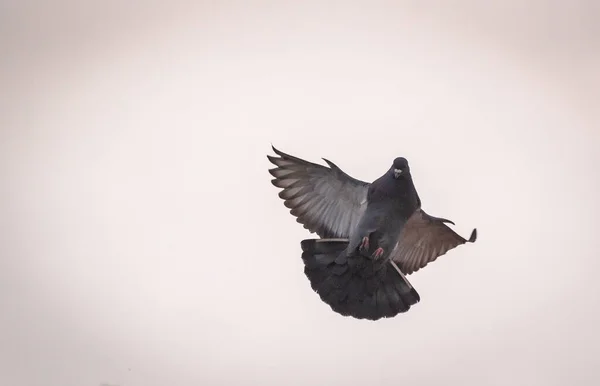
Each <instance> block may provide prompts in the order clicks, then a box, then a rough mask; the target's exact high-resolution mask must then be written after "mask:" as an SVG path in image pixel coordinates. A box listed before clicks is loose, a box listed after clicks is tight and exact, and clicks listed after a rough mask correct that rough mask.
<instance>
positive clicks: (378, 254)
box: [371, 247, 384, 259]
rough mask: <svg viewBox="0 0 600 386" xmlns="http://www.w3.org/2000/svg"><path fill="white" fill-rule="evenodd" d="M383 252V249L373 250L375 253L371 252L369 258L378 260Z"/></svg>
mask: <svg viewBox="0 0 600 386" xmlns="http://www.w3.org/2000/svg"><path fill="white" fill-rule="evenodd" d="M383 252H384V251H383V248H381V247H379V248H377V249H376V250H375V252H373V254H372V255H371V256H372V257H373V258H375V259H379V258H380V257H381V256H383Z"/></svg>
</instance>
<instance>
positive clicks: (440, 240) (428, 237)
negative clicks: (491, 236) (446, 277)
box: [391, 209, 477, 275]
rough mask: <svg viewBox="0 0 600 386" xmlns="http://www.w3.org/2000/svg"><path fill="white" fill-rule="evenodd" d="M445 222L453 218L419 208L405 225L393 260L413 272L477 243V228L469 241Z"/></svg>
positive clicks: (403, 269) (402, 267)
mask: <svg viewBox="0 0 600 386" xmlns="http://www.w3.org/2000/svg"><path fill="white" fill-rule="evenodd" d="M445 223H451V224H453V222H452V221H450V220H446V219H443V218H437V217H433V216H430V215H428V214H427V213H425V212H424V211H423V210H421V209H418V210H417V211H416V212H415V213H414V214H413V215H412V216H411V217H410V219H409V220H408V221H407V223H406V225H405V226H404V228H403V230H402V233H401V235H400V239H399V240H398V244H397V245H396V248H394V250H393V251H392V253H391V257H392V260H393V261H394V262H396V264H398V266H399V267H400V269H401V270H402V272H404V273H405V274H407V275H409V274H411V273H413V272H416V271H418V270H419V269H421V268H423V267H425V266H426V265H427V264H429V263H430V262H432V261H435V260H436V259H437V258H438V257H439V256H441V255H443V254H445V253H446V252H448V251H449V250H451V249H454V248H456V247H458V246H459V245H462V244H464V243H467V242H470V243H472V242H475V240H476V239H477V229H473V232H472V233H471V236H470V237H469V239H468V240H466V239H465V238H463V237H462V236H460V235H459V234H457V233H456V232H454V231H453V230H452V229H451V228H450V227H448V226H447V225H446V224H445Z"/></svg>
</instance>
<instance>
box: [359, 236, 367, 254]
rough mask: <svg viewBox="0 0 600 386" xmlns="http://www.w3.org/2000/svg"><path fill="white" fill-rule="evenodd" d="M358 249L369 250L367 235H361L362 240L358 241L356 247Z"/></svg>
mask: <svg viewBox="0 0 600 386" xmlns="http://www.w3.org/2000/svg"><path fill="white" fill-rule="evenodd" d="M358 250H359V251H361V252H364V251H368V250H369V236H365V237H363V239H362V242H361V243H360V246H359V247H358Z"/></svg>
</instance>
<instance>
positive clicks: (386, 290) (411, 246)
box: [267, 147, 477, 320]
mask: <svg viewBox="0 0 600 386" xmlns="http://www.w3.org/2000/svg"><path fill="white" fill-rule="evenodd" d="M273 151H274V152H275V153H276V154H277V157H276V156H270V155H269V156H267V157H268V159H269V161H270V162H271V163H273V164H274V165H275V166H276V167H275V168H273V169H270V170H269V172H270V173H271V175H272V176H273V177H275V178H274V179H273V180H272V183H273V185H275V186H277V187H279V188H282V189H283V190H282V191H281V192H280V193H279V197H280V198H282V199H283V200H284V205H285V206H286V207H288V208H290V213H291V214H292V215H293V216H295V217H296V218H297V221H298V222H299V223H301V224H303V225H304V227H305V228H306V229H308V230H309V231H311V232H315V233H317V234H318V235H319V236H320V237H321V239H307V240H303V241H302V242H301V247H302V260H303V262H304V265H305V268H304V272H305V274H306V276H307V277H308V279H309V281H310V284H311V287H312V288H313V290H314V291H316V292H317V293H318V294H319V296H320V297H321V299H322V300H323V301H324V302H325V303H327V304H328V305H329V306H330V307H331V308H332V309H333V310H334V311H335V312H337V313H340V314H342V315H345V316H353V317H355V318H359V319H370V320H378V319H380V318H382V317H393V316H395V315H397V314H398V313H401V312H406V311H408V310H409V309H410V307H411V306H412V305H414V304H416V303H417V302H419V301H420V297H419V294H418V293H417V291H416V290H415V289H414V288H413V287H412V285H411V284H410V282H409V281H408V280H407V279H406V277H405V275H409V274H411V273H413V272H416V271H418V270H419V269H421V268H423V267H425V266H426V265H427V264H428V263H430V262H432V261H435V260H436V259H437V258H438V257H439V256H441V255H443V254H445V253H446V252H448V251H449V250H451V249H453V248H455V247H457V246H459V245H462V244H464V243H466V242H474V241H475V240H476V238H477V230H476V229H473V232H472V233H471V236H470V237H469V239H468V240H466V239H464V238H463V237H461V236H460V235H458V234H457V233H456V232H454V231H453V230H452V229H450V228H449V227H448V226H447V225H446V223H451V224H454V223H453V222H452V221H450V220H446V219H443V218H437V217H433V216H430V215H428V214H427V213H425V212H424V211H423V210H422V209H421V200H420V198H419V195H418V193H417V191H416V189H415V186H414V183H413V179H412V175H411V172H410V167H409V165H408V161H407V160H406V159H405V158H402V157H399V158H396V159H395V160H394V161H393V163H392V165H391V167H390V168H389V170H388V171H387V172H386V173H385V174H384V175H382V176H381V177H380V178H378V179H377V180H375V181H373V182H372V183H367V182H363V181H360V180H357V179H355V178H352V177H350V176H349V175H347V174H346V173H344V172H343V171H342V170H341V169H340V168H339V167H337V166H336V165H335V164H333V163H332V162H331V161H328V160H326V159H324V160H325V162H326V163H327V164H328V165H329V167H325V166H322V165H318V164H314V163H311V162H308V161H305V160H302V159H300V158H297V157H293V156H291V155H288V154H285V153H283V152H281V151H279V150H277V149H276V148H275V147H273Z"/></svg>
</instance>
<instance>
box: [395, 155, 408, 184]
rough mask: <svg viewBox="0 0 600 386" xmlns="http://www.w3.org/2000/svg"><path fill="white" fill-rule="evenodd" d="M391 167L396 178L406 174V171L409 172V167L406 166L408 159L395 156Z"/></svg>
mask: <svg viewBox="0 0 600 386" xmlns="http://www.w3.org/2000/svg"><path fill="white" fill-rule="evenodd" d="M392 169H393V172H394V178H395V179H398V178H400V177H402V176H405V175H408V173H410V168H409V167H408V161H407V160H406V158H404V157H398V158H396V159H395V160H394V163H393V165H392Z"/></svg>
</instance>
